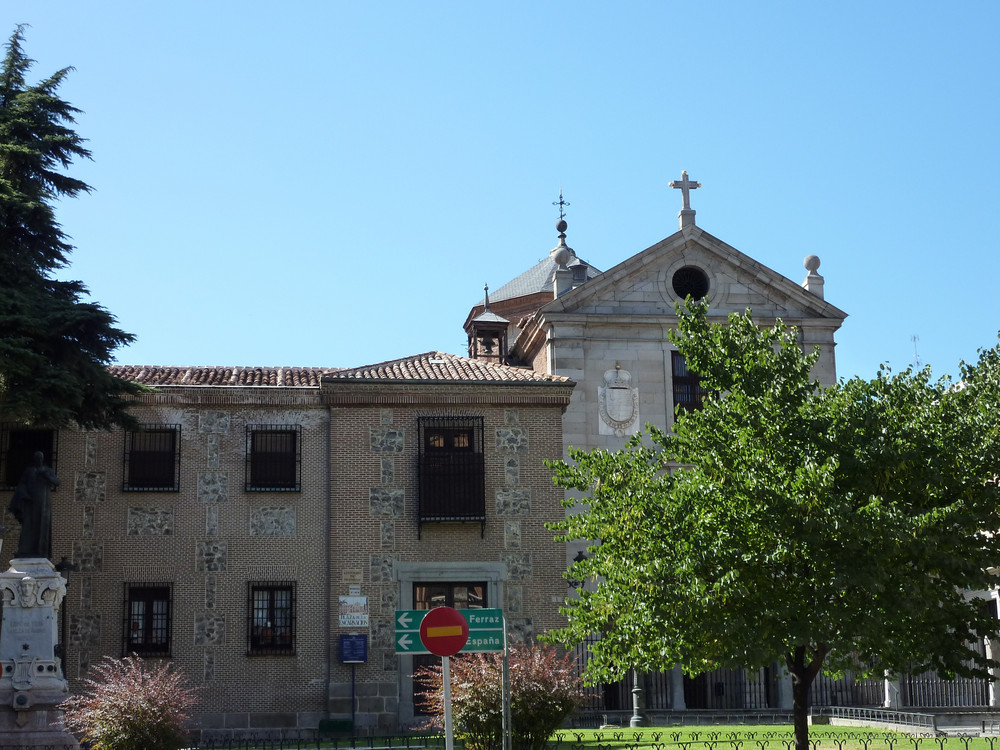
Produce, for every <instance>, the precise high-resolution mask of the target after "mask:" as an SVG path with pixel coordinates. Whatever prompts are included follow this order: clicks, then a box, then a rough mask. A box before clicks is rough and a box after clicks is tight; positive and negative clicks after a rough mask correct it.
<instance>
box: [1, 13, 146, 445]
mask: <svg viewBox="0 0 1000 750" xmlns="http://www.w3.org/2000/svg"><path fill="white" fill-rule="evenodd" d="M24 28H25V27H24V26H23V25H21V26H18V27H17V28H16V29H15V30H14V33H13V34H12V35H11V37H10V41H9V42H8V43H7V45H6V56H5V57H4V60H3V63H2V67H0V414H2V415H3V419H4V420H8V421H19V422H24V423H27V424H36V425H41V426H48V427H59V426H62V425H65V424H68V423H70V422H76V423H77V424H78V425H80V426H81V427H86V428H93V427H110V426H111V425H114V424H129V423H130V422H131V420H130V417H129V416H128V414H127V412H126V409H127V405H128V396H129V395H130V394H135V393H138V392H140V389H139V387H138V386H137V385H135V384H132V383H126V382H124V381H121V380H119V379H117V378H115V377H113V376H112V375H111V374H110V372H109V371H108V369H107V364H109V363H110V361H111V355H112V352H113V351H114V350H115V349H116V348H117V347H119V346H122V345H123V344H127V343H129V342H130V341H132V340H133V339H134V337H133V336H132V335H131V334H129V333H126V332H125V331H122V330H120V329H119V328H117V327H116V325H115V322H116V321H115V318H114V317H113V316H112V315H111V314H110V313H109V312H108V311H107V310H106V309H105V308H104V307H102V306H100V305H98V304H95V303H93V302H89V301H87V299H86V298H87V296H88V292H87V288H86V287H85V286H84V285H83V283H82V282H80V281H62V280H58V279H56V278H54V277H53V274H54V272H55V271H56V270H58V269H60V268H63V267H65V266H66V265H67V264H68V257H69V254H70V252H71V251H72V250H73V246H72V245H71V244H70V243H69V238H68V237H67V235H66V233H65V232H63V229H62V227H61V226H60V224H59V222H58V221H56V217H55V210H54V208H53V204H54V202H55V201H56V200H57V199H59V198H60V197H63V196H69V197H75V196H78V195H79V194H80V193H85V192H89V191H90V189H91V188H90V186H89V185H87V184H86V183H85V182H83V181H81V180H78V179H76V178H74V177H71V176H69V175H67V174H66V173H65V170H66V168H68V167H69V166H70V164H71V163H72V161H73V160H74V159H79V158H84V159H89V158H90V152H89V151H88V150H87V149H86V148H85V147H84V145H83V144H84V139H83V138H81V137H80V136H79V135H77V133H76V132H74V130H73V129H72V127H71V126H72V124H73V123H74V122H75V121H74V116H75V115H76V114H78V113H79V111H80V110H78V109H77V108H76V107H73V106H72V105H71V104H69V103H68V102H66V101H64V100H62V99H61V98H59V96H57V94H56V91H57V89H58V88H59V86H60V84H61V83H62V82H63V80H64V79H65V78H66V76H67V75H68V74H69V72H70V71H71V70H72V68H63V69H62V70H59V71H58V72H56V73H55V74H54V75H52V76H50V77H49V78H47V79H45V80H43V81H41V82H40V83H37V84H35V85H29V84H28V83H27V80H26V78H27V74H28V72H29V70H30V69H31V66H32V64H33V63H34V61H33V60H31V59H30V58H28V57H27V56H26V55H25V53H24V49H23V42H24Z"/></svg>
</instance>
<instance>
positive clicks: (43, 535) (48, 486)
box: [7, 451, 59, 559]
mask: <svg viewBox="0 0 1000 750" xmlns="http://www.w3.org/2000/svg"><path fill="white" fill-rule="evenodd" d="M58 486H59V477H57V476H56V473H55V472H54V471H52V469H51V468H50V467H48V466H46V465H45V463H44V456H43V455H42V452H41V451H35V456H34V463H33V464H32V465H31V466H29V467H28V468H27V469H25V470H24V473H22V474H21V481H20V482H19V483H18V485H17V489H15V490H14V497H12V498H11V499H10V505H9V506H7V510H9V511H10V512H11V513H12V514H13V515H14V518H16V519H17V520H18V521H19V522H20V524H21V536H20V537H19V538H18V543H17V552H15V553H14V557H20V558H24V557H44V558H46V559H48V558H50V557H51V556H52V496H51V494H50V493H51V491H52V489H53V488H55V487H58Z"/></svg>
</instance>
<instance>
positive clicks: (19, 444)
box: [0, 423, 58, 490]
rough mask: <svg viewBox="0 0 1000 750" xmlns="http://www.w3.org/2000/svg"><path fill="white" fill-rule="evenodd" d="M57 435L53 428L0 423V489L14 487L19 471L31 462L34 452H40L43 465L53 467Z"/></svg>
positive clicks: (21, 472) (21, 471)
mask: <svg viewBox="0 0 1000 750" xmlns="http://www.w3.org/2000/svg"><path fill="white" fill-rule="evenodd" d="M57 437H58V433H57V432H56V431H55V430H40V429H37V428H32V427H21V426H20V425H17V424H9V423H8V424H0V488H2V489H5V490H10V489H14V488H15V487H17V484H18V482H20V481H21V474H23V473H24V470H25V469H27V468H28V467H29V466H31V464H32V463H33V456H34V454H35V452H36V451H41V452H42V455H43V456H44V457H45V463H46V465H48V466H51V467H52V469H53V470H55V469H56V458H57V456H56V453H57V451H56V439H57Z"/></svg>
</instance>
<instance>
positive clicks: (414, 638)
mask: <svg viewBox="0 0 1000 750" xmlns="http://www.w3.org/2000/svg"><path fill="white" fill-rule="evenodd" d="M427 612H428V610H426V609H397V610H396V635H395V638H394V640H395V642H396V653H397V654H429V653H430V651H428V650H427V649H426V648H424V644H423V643H421V642H420V621H421V620H423V619H424V615H426V614H427Z"/></svg>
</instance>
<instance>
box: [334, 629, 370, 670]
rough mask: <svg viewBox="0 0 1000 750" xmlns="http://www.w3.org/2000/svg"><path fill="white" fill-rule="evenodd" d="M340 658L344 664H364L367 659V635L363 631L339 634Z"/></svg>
mask: <svg viewBox="0 0 1000 750" xmlns="http://www.w3.org/2000/svg"><path fill="white" fill-rule="evenodd" d="M340 660H341V661H342V662H343V663H344V664H364V663H365V662H366V661H368V636H367V635H365V634H363V633H361V634H357V635H341V636H340Z"/></svg>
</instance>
